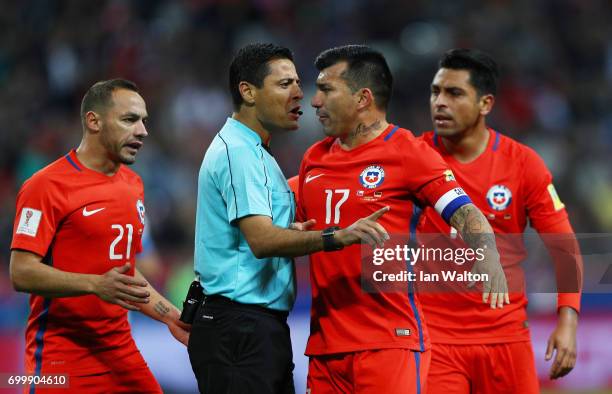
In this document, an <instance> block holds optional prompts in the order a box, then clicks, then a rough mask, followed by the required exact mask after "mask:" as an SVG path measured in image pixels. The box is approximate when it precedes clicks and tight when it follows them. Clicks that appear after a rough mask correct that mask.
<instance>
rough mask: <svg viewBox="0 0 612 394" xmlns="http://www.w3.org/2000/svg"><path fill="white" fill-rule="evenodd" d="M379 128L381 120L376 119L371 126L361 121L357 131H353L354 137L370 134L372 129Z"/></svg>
mask: <svg viewBox="0 0 612 394" xmlns="http://www.w3.org/2000/svg"><path fill="white" fill-rule="evenodd" d="M378 128H380V120H375V121H374V123H372V124H371V125H369V126H366V125H364V124H363V123H359V124H358V125H357V128H356V129H355V131H353V137H356V136H358V135H366V134H369V133H371V132H372V131H374V130H377V129H378Z"/></svg>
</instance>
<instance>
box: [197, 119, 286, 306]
mask: <svg viewBox="0 0 612 394" xmlns="http://www.w3.org/2000/svg"><path fill="white" fill-rule="evenodd" d="M250 215H264V216H269V217H271V218H272V222H273V223H274V224H275V225H276V226H278V227H283V228H287V227H288V226H289V224H290V223H291V222H293V220H294V216H295V202H294V198H293V193H292V192H291V190H290V189H289V186H288V185H287V180H286V179H285V176H284V175H283V173H282V171H281V169H280V167H279V166H278V164H277V163H276V160H274V157H272V156H271V155H270V154H269V153H268V151H266V149H264V147H263V146H262V141H261V138H260V137H259V135H258V134H257V133H256V132H255V131H253V130H251V129H250V128H248V127H247V126H245V125H244V124H242V123H240V122H239V121H237V120H235V119H232V118H228V119H227V122H226V123H225V125H224V126H223V128H222V129H221V131H219V133H218V134H217V135H216V136H215V138H214V139H213V141H212V143H211V144H210V146H209V148H208V150H207V151H206V154H205V155H204V161H203V162H202V167H201V168H200V174H199V177H198V202H197V213H196V229H195V230H196V231H195V256H194V260H195V271H196V274H198V275H199V276H200V282H201V283H202V287H204V293H205V294H206V295H222V296H225V297H227V298H229V299H231V300H234V301H237V302H240V303H243V304H256V305H260V306H263V307H267V308H270V309H275V310H280V311H289V310H291V308H292V307H293V303H294V301H295V289H296V286H295V267H294V263H293V259H291V258H286V257H269V258H263V259H258V258H256V257H255V256H254V255H253V252H252V251H251V248H249V244H248V243H247V241H246V239H245V238H244V236H243V234H242V233H241V232H240V229H239V228H238V223H237V222H238V219H241V218H244V217H246V216H250Z"/></svg>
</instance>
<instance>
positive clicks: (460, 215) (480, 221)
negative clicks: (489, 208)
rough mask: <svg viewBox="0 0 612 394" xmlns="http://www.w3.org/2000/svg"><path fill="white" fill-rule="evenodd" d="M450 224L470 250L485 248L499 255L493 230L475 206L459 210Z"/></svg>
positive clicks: (471, 205) (463, 207)
mask: <svg viewBox="0 0 612 394" xmlns="http://www.w3.org/2000/svg"><path fill="white" fill-rule="evenodd" d="M450 224H451V226H453V227H454V228H456V229H457V232H459V234H461V237H462V238H463V240H464V241H465V243H466V244H467V245H468V246H469V247H470V248H472V249H478V248H483V249H485V250H490V251H495V253H497V248H496V245H495V235H494V233H493V229H492V228H491V225H490V224H489V222H488V221H487V218H485V216H484V215H483V214H482V212H480V210H479V209H478V208H476V206H475V205H474V204H466V205H464V206H462V207H461V208H459V209H457V211H456V212H455V213H454V214H453V216H451V218H450Z"/></svg>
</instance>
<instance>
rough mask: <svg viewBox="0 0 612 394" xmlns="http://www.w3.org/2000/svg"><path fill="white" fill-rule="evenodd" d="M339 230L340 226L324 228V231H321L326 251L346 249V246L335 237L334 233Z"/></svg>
mask: <svg viewBox="0 0 612 394" xmlns="http://www.w3.org/2000/svg"><path fill="white" fill-rule="evenodd" d="M338 230H340V227H338V226H335V227H328V228H326V229H325V230H323V232H322V233H321V236H322V237H323V250H324V251H326V252H334V251H336V250H342V249H344V246H343V245H342V244H341V243H339V242H336V240H335V239H334V233H335V232H336V231H338Z"/></svg>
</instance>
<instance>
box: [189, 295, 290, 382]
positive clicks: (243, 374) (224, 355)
mask: <svg viewBox="0 0 612 394" xmlns="http://www.w3.org/2000/svg"><path fill="white" fill-rule="evenodd" d="M187 349H188V351H189V360H190V361H191V367H192V368H193V372H194V374H195V376H196V379H197V380H198V388H199V390H200V393H205V394H218V393H224V394H234V393H235V394H248V393H258V394H259V393H261V394H294V393H295V388H294V385H293V353H292V350H291V338H290V336H289V326H288V325H287V313H286V312H278V311H273V310H270V309H267V308H263V307H259V306H256V305H246V304H240V303H237V302H233V301H231V300H229V299H228V298H225V297H220V296H212V297H206V298H205V300H204V302H203V303H202V305H200V308H199V309H198V312H197V313H196V317H195V319H194V321H193V325H192V327H191V334H190V336H189V346H188V347H187Z"/></svg>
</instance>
